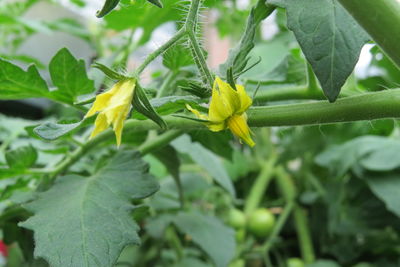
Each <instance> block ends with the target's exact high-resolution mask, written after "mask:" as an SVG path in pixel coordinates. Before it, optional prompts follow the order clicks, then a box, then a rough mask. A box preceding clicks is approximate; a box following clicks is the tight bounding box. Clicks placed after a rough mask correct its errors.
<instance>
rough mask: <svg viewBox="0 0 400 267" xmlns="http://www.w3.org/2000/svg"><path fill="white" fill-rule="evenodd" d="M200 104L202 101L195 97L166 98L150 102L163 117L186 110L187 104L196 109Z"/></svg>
mask: <svg viewBox="0 0 400 267" xmlns="http://www.w3.org/2000/svg"><path fill="white" fill-rule="evenodd" d="M200 102H201V99H200V98H198V97H195V96H165V97H160V98H153V99H151V100H150V104H151V105H152V106H153V107H154V108H155V109H156V110H157V113H159V114H161V115H168V114H171V113H174V112H176V111H179V110H182V109H185V105H186V104H189V105H193V106H194V107H196V106H197V105H198V104H199V103H200Z"/></svg>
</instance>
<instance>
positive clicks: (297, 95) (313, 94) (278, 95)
mask: <svg viewBox="0 0 400 267" xmlns="http://www.w3.org/2000/svg"><path fill="white" fill-rule="evenodd" d="M297 99H316V100H324V99H326V97H325V96H324V94H323V92H322V90H319V89H318V90H310V89H309V87H308V86H307V85H304V86H288V87H284V86H282V87H276V88H271V89H266V90H262V91H261V90H260V91H258V92H257V94H256V96H255V97H254V101H255V102H268V101H284V100H297Z"/></svg>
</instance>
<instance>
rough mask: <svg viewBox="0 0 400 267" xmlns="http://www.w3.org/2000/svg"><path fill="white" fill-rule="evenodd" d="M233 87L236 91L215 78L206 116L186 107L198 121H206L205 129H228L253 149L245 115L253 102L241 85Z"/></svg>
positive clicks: (214, 130)
mask: <svg viewBox="0 0 400 267" xmlns="http://www.w3.org/2000/svg"><path fill="white" fill-rule="evenodd" d="M235 87H236V90H235V89H233V88H232V87H231V86H230V85H229V84H228V83H226V82H224V81H222V80H221V79H220V78H219V77H216V78H215V81H214V85H213V90H212V95H211V101H210V108H209V110H208V116H207V115H204V114H201V113H200V112H199V111H198V110H196V109H193V108H192V107H190V106H189V105H186V107H187V108H188V109H189V110H190V111H191V112H193V113H194V114H195V115H196V117H198V118H199V119H202V120H208V121H209V122H208V123H207V127H208V128H209V129H210V130H211V131H213V132H219V131H221V130H224V129H227V128H229V129H230V130H231V131H232V133H233V134H234V135H236V136H237V137H239V138H240V139H241V140H243V141H244V142H246V144H248V145H249V146H251V147H253V146H254V145H255V143H254V141H253V139H252V138H251V131H250V128H249V126H248V125H247V115H246V113H245V111H246V110H247V109H248V108H249V107H250V106H251V104H252V103H253V101H252V100H251V98H250V97H249V96H248V95H247V93H246V91H245V89H244V87H243V86H242V85H235Z"/></svg>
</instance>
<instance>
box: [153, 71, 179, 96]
mask: <svg viewBox="0 0 400 267" xmlns="http://www.w3.org/2000/svg"><path fill="white" fill-rule="evenodd" d="M176 75H177V73H176V72H169V73H168V74H167V77H166V78H165V80H164V82H163V83H162V85H161V87H160V89H159V90H158V91H157V96H156V98H160V97H163V96H166V95H167V94H168V92H169V89H170V85H171V82H172V81H173V80H174V79H175V77H176Z"/></svg>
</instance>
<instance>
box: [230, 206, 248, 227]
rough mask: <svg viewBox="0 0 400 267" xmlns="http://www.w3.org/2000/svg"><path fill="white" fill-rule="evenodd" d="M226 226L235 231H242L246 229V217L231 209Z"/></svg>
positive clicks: (241, 212)
mask: <svg viewBox="0 0 400 267" xmlns="http://www.w3.org/2000/svg"><path fill="white" fill-rule="evenodd" d="M228 224H229V225H230V226H232V227H233V228H235V229H243V228H245V227H246V216H245V215H244V213H243V211H241V210H238V209H231V210H230V211H229V217H228Z"/></svg>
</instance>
